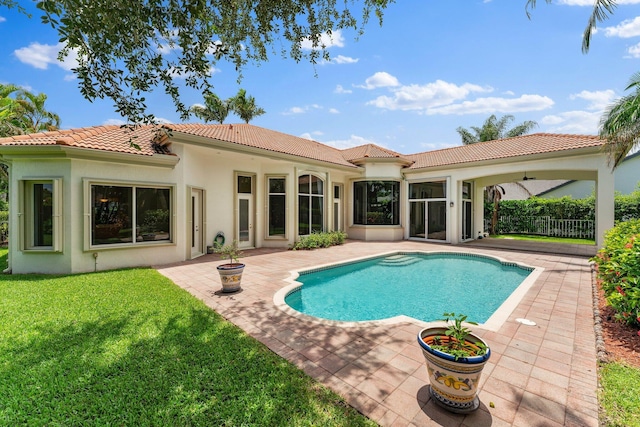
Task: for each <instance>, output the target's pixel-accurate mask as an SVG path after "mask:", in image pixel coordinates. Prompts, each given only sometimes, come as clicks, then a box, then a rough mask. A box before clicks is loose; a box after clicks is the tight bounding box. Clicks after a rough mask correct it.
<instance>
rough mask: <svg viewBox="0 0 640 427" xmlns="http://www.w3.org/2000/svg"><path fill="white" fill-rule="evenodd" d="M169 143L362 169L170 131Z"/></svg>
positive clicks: (350, 170)
mask: <svg viewBox="0 0 640 427" xmlns="http://www.w3.org/2000/svg"><path fill="white" fill-rule="evenodd" d="M171 141H172V142H175V143H182V144H189V145H195V146H199V147H206V148H214V149H220V150H226V151H232V152H236V153H242V154H249V155H259V156H262V157H267V158H270V159H273V160H288V161H300V159H304V162H306V163H309V164H313V165H321V166H324V167H326V166H327V165H330V167H332V168H334V169H340V170H344V171H349V172H356V173H360V172H361V171H362V168H361V167H360V166H357V165H341V164H339V163H333V162H329V161H323V160H317V159H312V158H309V157H303V156H296V155H294V154H287V153H280V152H278V151H272V150H267V149H265V148H259V147H250V146H247V145H242V144H238V143H235V142H232V141H224V140H221V139H217V138H209V137H205V136H199V135H193V134H190V133H186V132H180V131H176V130H171Z"/></svg>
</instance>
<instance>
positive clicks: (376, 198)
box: [353, 181, 400, 225]
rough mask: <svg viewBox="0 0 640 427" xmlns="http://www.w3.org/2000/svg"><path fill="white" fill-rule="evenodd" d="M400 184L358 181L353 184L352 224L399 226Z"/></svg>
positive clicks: (394, 182)
mask: <svg viewBox="0 0 640 427" xmlns="http://www.w3.org/2000/svg"><path fill="white" fill-rule="evenodd" d="M399 201H400V183H399V182H396V181H358V182H354V183H353V223H354V224H360V225H398V224H400V202H399Z"/></svg>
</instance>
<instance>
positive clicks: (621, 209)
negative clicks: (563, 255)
mask: <svg viewBox="0 0 640 427" xmlns="http://www.w3.org/2000/svg"><path fill="white" fill-rule="evenodd" d="M595 203H596V199H595V196H593V195H592V196H589V197H586V198H584V199H573V198H571V197H569V196H564V197H560V198H557V199H543V198H541V197H531V198H529V199H527V200H502V201H500V206H499V212H500V216H511V217H537V216H550V217H551V218H557V219H583V220H585V219H586V220H594V219H595V217H596V208H595ZM614 203H615V220H616V221H628V220H630V219H634V218H640V189H637V190H634V191H633V192H632V193H631V194H616V195H615V202H614ZM492 212H493V202H487V201H485V204H484V217H485V218H487V219H489V218H491V214H492Z"/></svg>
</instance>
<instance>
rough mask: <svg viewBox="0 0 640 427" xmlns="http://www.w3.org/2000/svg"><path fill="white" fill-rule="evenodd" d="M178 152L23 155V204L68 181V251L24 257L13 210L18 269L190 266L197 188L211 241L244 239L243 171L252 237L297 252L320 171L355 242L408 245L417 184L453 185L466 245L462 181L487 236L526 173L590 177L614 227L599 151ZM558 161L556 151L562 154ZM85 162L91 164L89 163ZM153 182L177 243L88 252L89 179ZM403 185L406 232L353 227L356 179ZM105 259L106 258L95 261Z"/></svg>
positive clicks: (180, 146)
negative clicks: (302, 215) (148, 160)
mask: <svg viewBox="0 0 640 427" xmlns="http://www.w3.org/2000/svg"><path fill="white" fill-rule="evenodd" d="M171 147H172V151H173V152H174V153H175V154H176V156H177V157H175V158H176V159H179V161H178V162H177V163H175V164H173V165H168V164H166V163H163V164H158V165H155V166H152V165H149V164H142V163H140V162H137V163H136V161H135V159H134V157H135V156H133V157H132V156H131V155H122V156H118V155H113V154H110V155H109V158H108V159H104V160H102V159H100V158H98V157H96V155H95V153H94V154H92V156H93V157H91V158H87V157H86V156H79V155H78V154H77V153H78V151H77V149H75V150H76V151H74V150H70V153H75V154H73V155H72V154H70V156H71V158H69V157H67V158H65V157H64V156H62V157H60V158H57V159H48V158H47V157H39V158H20V156H17V157H16V158H14V159H12V161H11V163H12V164H11V168H12V170H11V176H12V180H13V185H12V187H11V200H18V186H17V185H15V184H16V181H15V180H17V179H36V178H61V179H62V182H63V203H64V211H63V213H64V219H63V233H64V235H63V239H64V240H63V250H62V252H61V253H42V252H40V253H36V252H23V251H21V250H20V248H19V245H18V243H19V241H18V239H17V238H15V237H16V232H17V231H18V230H19V227H18V214H19V205H18V204H17V203H12V204H11V205H10V209H11V211H10V218H11V221H12V223H11V226H10V228H11V232H12V237H11V239H10V245H11V246H10V257H11V267H12V269H13V272H14V273H27V272H48V273H70V272H84V271H93V270H105V269H112V268H119V267H132V266H144V265H157V264H165V263H171V262H178V261H183V260H186V259H188V258H189V257H191V243H190V239H189V230H190V228H189V227H190V225H189V224H190V197H191V194H190V190H191V188H197V189H200V190H202V191H203V193H204V195H205V209H204V210H205V226H204V230H203V239H204V242H205V244H207V245H210V244H212V242H213V238H214V236H215V235H216V234H217V233H218V232H219V231H222V232H224V234H225V236H226V238H227V242H230V241H232V240H233V239H237V237H238V236H237V235H236V234H237V232H236V228H237V226H236V204H237V197H236V193H235V180H236V176H237V174H249V175H251V176H253V177H254V197H253V207H254V209H253V212H254V214H253V217H252V226H253V227H252V233H253V237H254V246H255V247H288V246H289V245H291V244H293V243H294V242H295V240H296V239H297V238H298V235H297V227H298V211H297V178H298V176H300V175H302V174H314V175H317V176H319V177H320V178H322V179H323V180H324V182H325V185H324V195H325V212H324V218H325V224H324V225H325V229H327V230H332V229H335V227H334V219H333V185H334V184H340V185H341V186H342V190H343V193H342V200H341V215H342V221H343V229H344V230H345V231H346V232H347V233H348V235H349V237H350V238H352V239H362V240H387V241H394V240H402V239H406V238H409V235H408V233H409V230H408V229H409V227H408V226H407V225H408V224H409V210H408V205H409V202H408V186H409V183H411V182H420V181H431V180H446V181H447V183H448V186H447V195H446V206H447V209H448V210H447V232H448V233H447V240H446V241H447V242H451V243H457V242H459V241H460V239H461V206H462V198H461V186H462V182H463V181H470V182H472V184H473V191H474V194H475V197H474V210H473V220H474V225H473V232H472V233H471V234H472V237H476V236H477V234H478V231H482V216H483V212H482V188H483V187H484V186H487V185H492V184H497V183H503V182H509V181H516V180H519V179H521V178H522V174H523V172H524V171H526V172H527V173H531V174H535V176H537V177H538V178H539V179H545V178H549V179H591V180H594V181H596V182H597V183H598V190H597V197H598V202H597V206H596V213H597V221H598V226H597V235H598V239H599V240H598V244H600V243H601V236H602V235H603V234H604V231H605V230H606V229H608V228H609V227H611V226H613V175H612V174H611V171H610V169H609V168H608V165H607V163H606V159H605V158H604V156H602V155H601V154H600V153H591V154H584V155H574V156H570V157H564V158H553V156H550V155H549V156H540V158H529V159H527V160H524V159H517V160H519V161H516V160H513V159H511V160H510V161H501V162H500V161H494V162H484V163H483V162H478V163H474V164H464V165H453V166H450V167H448V168H440V169H438V168H432V169H430V170H408V169H406V168H404V167H403V165H402V164H401V163H397V162H394V161H389V160H385V159H382V160H380V159H371V160H367V161H366V162H364V163H363V164H362V165H361V166H360V167H358V168H349V169H347V168H344V167H337V166H332V165H330V164H326V163H319V162H314V161H307V160H304V159H299V158H293V157H291V156H290V157H286V156H279V155H277V154H273V153H265V152H238V151H237V150H232V149H224V148H220V147H214V146H207V143H206V141H204V142H203V141H174V142H173V143H172V146H171ZM556 155H557V154H556ZM80 157H83V158H80ZM270 176H282V177H285V178H286V185H287V191H286V194H287V199H286V200H287V204H286V217H287V221H286V236H285V237H284V238H281V237H278V238H269V237H268V236H267V230H268V227H267V223H266V221H267V208H268V201H267V188H266V186H267V178H268V177H270ZM92 179H93V180H104V181H106V182H118V181H123V182H126V183H140V182H147V183H151V184H163V185H170V186H173V188H174V202H175V209H174V215H175V216H174V224H175V229H174V241H173V242H172V243H170V244H158V245H154V246H144V247H136V246H133V247H126V248H123V247H121V248H114V247H111V248H109V247H97V248H89V247H88V244H87V239H88V237H87V236H88V231H89V227H88V225H87V224H88V222H87V220H86V218H87V217H88V209H89V207H88V200H87V197H88V195H87V194H86V188H87V187H86V186H85V185H84V184H83V182H84V181H85V180H92ZM363 179H365V180H398V181H399V182H400V183H401V185H400V224H399V225H397V226H361V225H354V224H353V208H352V205H353V203H352V198H353V195H352V190H351V189H352V185H353V182H354V181H357V180H363ZM94 254H97V257H95V256H94Z"/></svg>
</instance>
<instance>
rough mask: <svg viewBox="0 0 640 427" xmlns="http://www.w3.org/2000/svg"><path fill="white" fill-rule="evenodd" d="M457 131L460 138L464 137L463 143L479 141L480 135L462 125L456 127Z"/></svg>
mask: <svg viewBox="0 0 640 427" xmlns="http://www.w3.org/2000/svg"><path fill="white" fill-rule="evenodd" d="M456 132H458V133H459V134H460V138H462V145H469V144H475V143H476V142H478V137H477V136H476V135H474V134H472V133H471V132H469V131H468V130H467V129H465V128H463V127H461V126H460V127H458V128H457V129H456Z"/></svg>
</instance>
